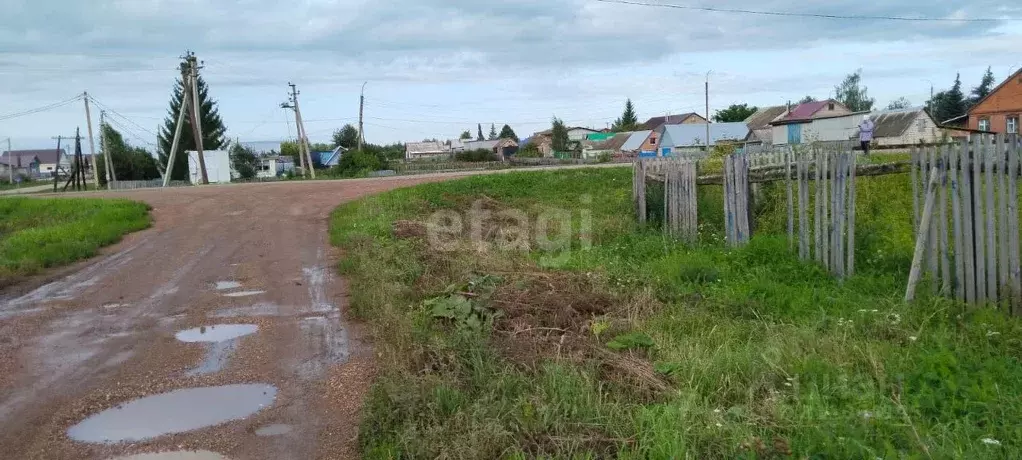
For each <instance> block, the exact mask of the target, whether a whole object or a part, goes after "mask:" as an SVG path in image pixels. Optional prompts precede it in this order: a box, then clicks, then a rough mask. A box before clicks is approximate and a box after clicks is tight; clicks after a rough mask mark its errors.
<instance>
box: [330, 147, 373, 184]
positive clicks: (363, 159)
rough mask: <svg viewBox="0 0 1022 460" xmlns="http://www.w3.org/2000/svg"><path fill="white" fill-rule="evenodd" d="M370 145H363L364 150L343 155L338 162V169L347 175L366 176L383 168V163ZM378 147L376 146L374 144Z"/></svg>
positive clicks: (343, 174)
mask: <svg viewBox="0 0 1022 460" xmlns="http://www.w3.org/2000/svg"><path fill="white" fill-rule="evenodd" d="M366 147H369V146H363V149H362V151H358V150H354V151H351V152H347V153H345V154H344V155H341V159H340V160H338V162H337V171H338V172H339V173H340V175H342V176H345V177H354V176H364V175H366V174H368V173H371V172H373V171H378V170H380V169H382V168H383V163H382V162H381V161H380V158H379V157H378V156H377V155H376V153H375V152H372V151H370V150H373V149H370V148H366ZM372 147H376V146H372Z"/></svg>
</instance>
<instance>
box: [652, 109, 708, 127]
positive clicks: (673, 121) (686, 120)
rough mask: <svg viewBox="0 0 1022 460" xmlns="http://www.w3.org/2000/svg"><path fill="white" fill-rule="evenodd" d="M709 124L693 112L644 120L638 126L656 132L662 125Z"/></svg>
mask: <svg viewBox="0 0 1022 460" xmlns="http://www.w3.org/2000/svg"><path fill="white" fill-rule="evenodd" d="M707 123H709V121H707V120H706V118H703V117H702V116H701V115H699V114H698V113H695V112H689V113H683V114H681V115H665V116H662V117H653V118H650V119H649V120H646V122H645V123H643V124H642V125H640V126H641V127H642V129H643V130H650V131H657V130H659V129H660V128H662V127H663V126H664V125H690V124H696V125H700V124H702V125H705V124H707Z"/></svg>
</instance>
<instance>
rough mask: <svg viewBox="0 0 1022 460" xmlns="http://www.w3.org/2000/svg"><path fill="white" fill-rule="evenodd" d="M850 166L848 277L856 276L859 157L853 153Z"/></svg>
mask: <svg viewBox="0 0 1022 460" xmlns="http://www.w3.org/2000/svg"><path fill="white" fill-rule="evenodd" d="M850 155H851V162H850V164H849V165H848V267H847V268H846V270H845V272H846V273H845V275H846V276H849V277H851V276H855V193H856V192H855V166H856V165H855V162H856V159H857V158H858V155H856V154H855V152H854V151H853V152H851V154H850Z"/></svg>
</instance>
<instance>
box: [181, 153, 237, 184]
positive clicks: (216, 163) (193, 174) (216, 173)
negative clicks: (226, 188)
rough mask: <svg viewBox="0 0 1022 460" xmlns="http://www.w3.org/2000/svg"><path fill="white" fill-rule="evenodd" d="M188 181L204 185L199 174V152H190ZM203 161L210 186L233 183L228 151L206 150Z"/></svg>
mask: <svg viewBox="0 0 1022 460" xmlns="http://www.w3.org/2000/svg"><path fill="white" fill-rule="evenodd" d="M185 154H187V155H188V180H189V181H191V183H192V184H193V185H195V184H199V183H202V180H201V178H202V175H201V174H200V173H199V152H196V151H195V150H188V151H186V152H185ZM202 159H203V162H204V163H205V165H206V179H207V180H208V181H209V183H210V184H226V183H229V182H231V173H232V171H231V159H230V155H229V154H228V153H227V151H226V150H204V151H203V152H202Z"/></svg>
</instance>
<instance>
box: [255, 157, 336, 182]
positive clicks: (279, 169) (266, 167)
mask: <svg viewBox="0 0 1022 460" xmlns="http://www.w3.org/2000/svg"><path fill="white" fill-rule="evenodd" d="M325 153H330V152H325ZM325 165H326V163H324V166H325ZM332 166H337V164H336V163H335V164H333V165H332ZM294 170H295V160H294V158H292V157H289V156H287V155H270V156H262V157H259V170H258V171H256V177H258V178H261V179H270V178H274V177H280V176H283V175H285V174H287V173H288V172H293V171H294Z"/></svg>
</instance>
